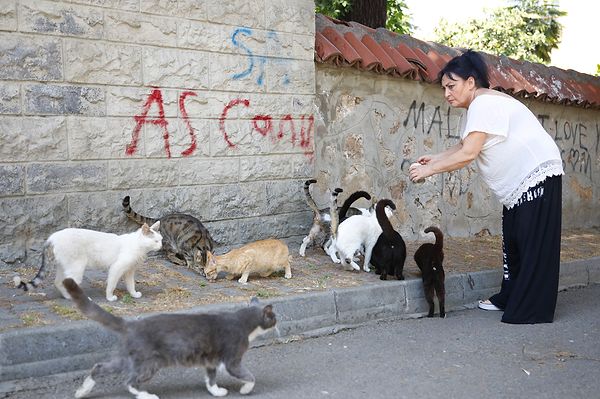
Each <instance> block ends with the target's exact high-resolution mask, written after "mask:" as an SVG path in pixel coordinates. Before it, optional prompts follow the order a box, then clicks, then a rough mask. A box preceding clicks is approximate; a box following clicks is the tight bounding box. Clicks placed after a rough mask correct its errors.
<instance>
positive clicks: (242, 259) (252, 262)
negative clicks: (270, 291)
mask: <svg viewBox="0 0 600 399" xmlns="http://www.w3.org/2000/svg"><path fill="white" fill-rule="evenodd" d="M281 270H285V278H292V269H291V268H290V256H289V250H288V247H287V245H286V244H285V243H284V242H283V241H281V240H276V239H272V238H270V239H268V240H260V241H255V242H251V243H250V244H246V245H244V246H243V247H240V248H236V249H232V250H231V251H229V252H227V253H226V254H223V255H213V254H212V252H210V251H209V252H208V253H207V260H206V268H205V269H204V271H205V272H206V278H208V280H210V281H215V280H216V279H217V275H218V274H219V272H226V273H227V279H229V280H231V279H233V278H235V276H239V275H241V276H242V277H240V279H239V280H238V281H239V282H240V283H242V284H246V283H247V282H248V276H249V275H250V273H253V274H258V275H260V276H261V277H267V276H270V275H271V274H273V273H275V272H278V271H281Z"/></svg>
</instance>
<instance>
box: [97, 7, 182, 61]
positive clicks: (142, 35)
mask: <svg viewBox="0 0 600 399" xmlns="http://www.w3.org/2000/svg"><path fill="white" fill-rule="evenodd" d="M104 21H105V35H104V38H105V39H106V40H111V41H116V42H128V43H138V44H149V45H152V46H170V47H176V46H177V22H176V21H175V20H174V19H172V18H162V17H157V16H152V15H148V14H141V13H125V12H115V11H106V12H105V14H104ZM144 62H146V60H144Z"/></svg>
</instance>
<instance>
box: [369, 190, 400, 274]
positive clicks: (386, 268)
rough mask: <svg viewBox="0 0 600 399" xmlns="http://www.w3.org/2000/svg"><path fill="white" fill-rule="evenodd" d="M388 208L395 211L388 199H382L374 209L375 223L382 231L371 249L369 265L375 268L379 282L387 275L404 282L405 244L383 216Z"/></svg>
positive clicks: (393, 205) (394, 206)
mask: <svg viewBox="0 0 600 399" xmlns="http://www.w3.org/2000/svg"><path fill="white" fill-rule="evenodd" d="M388 206H389V207H390V208H391V209H394V210H395V209H396V205H395V204H394V203H393V202H392V201H391V200H389V199H382V200H381V201H379V202H377V206H376V207H375V214H376V216H377V221H378V222H379V225H380V226H381V229H382V230H383V231H382V233H381V234H380V235H379V238H378V239H377V242H376V243H375V246H374V247H373V253H372V254H371V264H372V265H373V266H375V272H376V273H377V274H379V275H380V277H379V278H380V279H381V280H387V275H388V274H391V275H394V276H396V278H397V279H398V280H404V276H403V274H402V272H403V270H404V262H405V261H406V244H405V243H404V240H403V239H402V236H401V235H400V233H398V232H397V231H396V230H394V227H393V226H392V223H390V220H389V219H388V217H387V215H386V214H385V207H388Z"/></svg>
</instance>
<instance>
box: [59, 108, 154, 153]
mask: <svg viewBox="0 0 600 399" xmlns="http://www.w3.org/2000/svg"><path fill="white" fill-rule="evenodd" d="M134 126H135V125H133V126H132V123H131V119H130V118H95V117H89V118H88V117H81V118H79V117H77V118H69V119H67V130H68V131H69V151H70V155H71V159H72V160H92V159H96V160H97V159H114V158H117V159H118V158H131V157H135V156H143V146H142V150H140V151H138V152H137V153H136V154H134V155H128V154H127V153H126V152H125V150H126V148H127V145H128V144H129V143H130V142H131V139H132V131H133V128H134Z"/></svg>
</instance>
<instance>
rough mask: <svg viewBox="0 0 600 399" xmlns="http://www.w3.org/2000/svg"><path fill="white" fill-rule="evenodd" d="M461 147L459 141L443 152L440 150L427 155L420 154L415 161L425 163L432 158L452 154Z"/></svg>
mask: <svg viewBox="0 0 600 399" xmlns="http://www.w3.org/2000/svg"><path fill="white" fill-rule="evenodd" d="M461 147H462V143H461V142H460V141H459V142H458V143H456V144H455V145H453V146H452V147H450V148H448V149H446V150H445V151H443V152H440V153H437V154H427V155H423V156H420V157H419V159H417V162H418V163H420V164H421V165H426V164H428V163H429V162H431V161H432V160H436V159H440V158H444V157H447V156H449V155H452V154H454V153H455V152H456V151H458V150H460V148H461Z"/></svg>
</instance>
